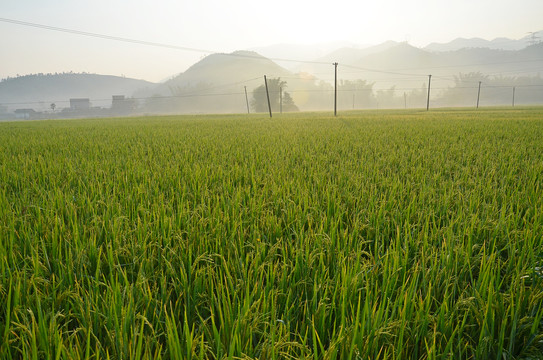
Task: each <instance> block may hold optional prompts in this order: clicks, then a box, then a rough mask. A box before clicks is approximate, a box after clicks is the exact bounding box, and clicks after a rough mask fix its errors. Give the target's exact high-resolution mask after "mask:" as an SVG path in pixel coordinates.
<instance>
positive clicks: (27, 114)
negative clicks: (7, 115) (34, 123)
mask: <svg viewBox="0 0 543 360" xmlns="http://www.w3.org/2000/svg"><path fill="white" fill-rule="evenodd" d="M36 114H37V113H36V111H34V109H17V110H15V118H16V119H30V118H32V117H34V116H35V115H36Z"/></svg>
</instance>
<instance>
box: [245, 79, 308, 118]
mask: <svg viewBox="0 0 543 360" xmlns="http://www.w3.org/2000/svg"><path fill="white" fill-rule="evenodd" d="M267 81H268V92H269V94H270V105H271V108H272V111H273V112H279V110H280V98H281V96H280V92H281V91H283V111H298V107H297V106H296V104H295V103H294V100H292V97H291V96H290V94H289V93H288V92H286V91H284V90H285V88H286V87H287V82H286V81H282V80H281V78H272V79H267ZM251 107H252V108H253V110H254V111H255V112H267V111H268V99H267V97H266V86H265V85H260V86H259V87H257V88H256V89H254V90H253V98H252V99H251Z"/></svg>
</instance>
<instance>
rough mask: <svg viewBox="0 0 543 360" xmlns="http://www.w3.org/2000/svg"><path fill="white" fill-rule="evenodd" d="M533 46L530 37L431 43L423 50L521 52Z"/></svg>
mask: <svg viewBox="0 0 543 360" xmlns="http://www.w3.org/2000/svg"><path fill="white" fill-rule="evenodd" d="M529 45H533V44H532V43H531V42H530V36H525V37H523V38H522V39H518V40H514V39H508V38H504V37H501V38H496V39H494V40H485V39H481V38H471V39H464V38H458V39H454V40H452V41H450V42H448V43H431V44H429V45H427V46H425V47H424V50H427V51H433V52H443V51H456V50H460V49H464V48H486V49H495V50H521V49H524V48H525V47H527V46H529Z"/></svg>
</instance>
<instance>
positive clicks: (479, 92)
mask: <svg viewBox="0 0 543 360" xmlns="http://www.w3.org/2000/svg"><path fill="white" fill-rule="evenodd" d="M480 95H481V81H479V90H477V109H478V108H479V96H480Z"/></svg>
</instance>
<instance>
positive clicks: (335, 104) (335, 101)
mask: <svg viewBox="0 0 543 360" xmlns="http://www.w3.org/2000/svg"><path fill="white" fill-rule="evenodd" d="M332 65H334V116H337V62H335V63H333V64H332Z"/></svg>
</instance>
